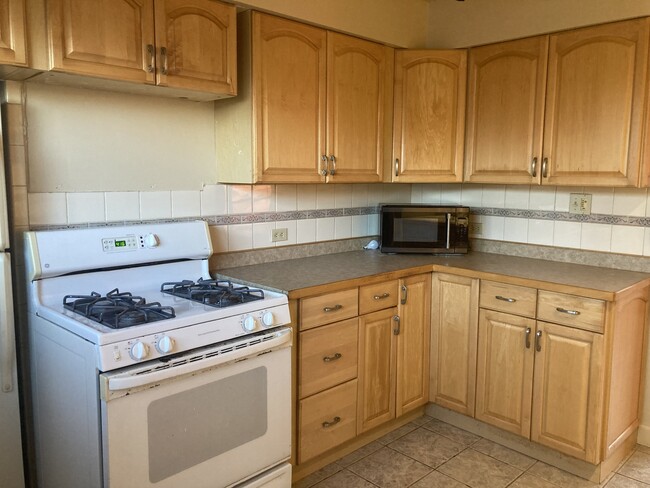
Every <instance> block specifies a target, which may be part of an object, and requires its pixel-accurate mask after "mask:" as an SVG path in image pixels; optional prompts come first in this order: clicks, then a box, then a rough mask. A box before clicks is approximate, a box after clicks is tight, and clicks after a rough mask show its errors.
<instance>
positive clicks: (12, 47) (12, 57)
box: [0, 0, 27, 66]
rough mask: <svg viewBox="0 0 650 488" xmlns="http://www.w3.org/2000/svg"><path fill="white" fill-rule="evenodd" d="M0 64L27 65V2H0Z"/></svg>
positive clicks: (9, 0) (23, 0)
mask: <svg viewBox="0 0 650 488" xmlns="http://www.w3.org/2000/svg"><path fill="white" fill-rule="evenodd" d="M0 64H11V65H15V66H26V65H27V46H26V35H25V0H6V1H3V2H0Z"/></svg>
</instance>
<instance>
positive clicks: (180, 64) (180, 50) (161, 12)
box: [155, 0, 237, 95]
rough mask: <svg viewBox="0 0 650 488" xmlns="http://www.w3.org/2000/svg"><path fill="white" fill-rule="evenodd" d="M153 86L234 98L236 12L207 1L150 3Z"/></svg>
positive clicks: (235, 90) (165, 0) (183, 0)
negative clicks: (152, 13) (154, 59)
mask: <svg viewBox="0 0 650 488" xmlns="http://www.w3.org/2000/svg"><path fill="white" fill-rule="evenodd" d="M155 12H156V22H155V25H156V45H157V48H158V70H157V72H156V82H157V84H159V85H162V86H169V87H173V88H186V89H190V90H197V91H207V92H219V93H227V94H229V95H236V94H237V56H236V50H235V45H236V42H237V32H236V25H237V14H236V11H235V9H234V8H233V6H232V5H226V4H222V3H219V2H214V1H212V0H156V4H155Z"/></svg>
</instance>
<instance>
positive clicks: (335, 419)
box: [322, 416, 341, 429]
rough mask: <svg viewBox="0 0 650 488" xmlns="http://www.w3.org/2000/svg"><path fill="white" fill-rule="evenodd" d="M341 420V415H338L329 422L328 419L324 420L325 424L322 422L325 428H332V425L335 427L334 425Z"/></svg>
mask: <svg viewBox="0 0 650 488" xmlns="http://www.w3.org/2000/svg"><path fill="white" fill-rule="evenodd" d="M340 421H341V417H338V416H337V417H334V418H333V419H332V420H330V421H329V422H328V421H325V422H323V424H322V425H323V429H328V428H330V427H333V426H334V425H336V424H338V423H339V422H340Z"/></svg>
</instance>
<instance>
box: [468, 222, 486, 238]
mask: <svg viewBox="0 0 650 488" xmlns="http://www.w3.org/2000/svg"><path fill="white" fill-rule="evenodd" d="M468 231H469V235H470V236H480V235H482V234H483V224H482V223H481V222H470V223H469V227H468Z"/></svg>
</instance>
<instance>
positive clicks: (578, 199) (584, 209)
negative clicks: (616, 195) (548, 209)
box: [569, 193, 591, 215]
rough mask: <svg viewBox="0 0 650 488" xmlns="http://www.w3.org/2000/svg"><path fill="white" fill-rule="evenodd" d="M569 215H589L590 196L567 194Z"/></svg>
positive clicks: (585, 194)
mask: <svg viewBox="0 0 650 488" xmlns="http://www.w3.org/2000/svg"><path fill="white" fill-rule="evenodd" d="M569 213H572V214H581V215H590V214H591V195H590V194H589V193H571V194H569Z"/></svg>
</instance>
